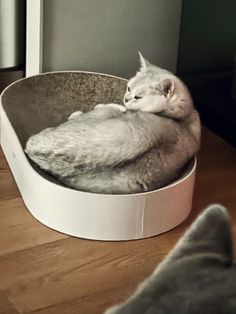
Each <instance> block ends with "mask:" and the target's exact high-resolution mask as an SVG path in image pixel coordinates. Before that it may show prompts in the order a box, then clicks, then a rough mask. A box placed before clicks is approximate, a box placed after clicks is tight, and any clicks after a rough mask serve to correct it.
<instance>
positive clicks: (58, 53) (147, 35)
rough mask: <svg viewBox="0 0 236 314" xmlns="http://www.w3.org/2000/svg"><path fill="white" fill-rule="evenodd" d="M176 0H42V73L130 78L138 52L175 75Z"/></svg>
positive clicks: (178, 14) (136, 63)
mask: <svg viewBox="0 0 236 314" xmlns="http://www.w3.org/2000/svg"><path fill="white" fill-rule="evenodd" d="M181 4H182V1H181V0H175V1H173V0H145V1H144V0H96V1H95V0H69V1H65V0H45V1H44V24H43V26H44V31H43V71H44V72H45V71H52V70H88V71H98V72H105V73H110V74H114V75H120V76H124V77H129V76H131V75H133V74H134V72H135V71H136V70H137V66H138V54H137V50H140V51H141V52H142V53H143V54H144V55H145V56H146V58H147V59H149V60H150V61H152V62H153V63H156V64H158V65H159V66H161V67H164V68H167V69H169V70H173V71H175V70H176V64H177V51H178V39H179V28H180V16H181Z"/></svg>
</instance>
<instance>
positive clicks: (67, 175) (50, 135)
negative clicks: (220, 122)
mask: <svg viewBox="0 0 236 314" xmlns="http://www.w3.org/2000/svg"><path fill="white" fill-rule="evenodd" d="M199 145H200V119H199V115H198V113H197V111H196V110H195V108H194V106H193V102H192V99H191V96H190V94H189V92H188V89H187V87H186V86H185V85H184V83H183V82H181V81H180V79H178V78H177V77H176V76H175V75H174V74H172V73H170V72H168V71H166V70H162V69H160V68H158V67H156V66H154V65H152V64H151V63H150V62H148V61H147V60H146V59H145V58H144V57H143V56H142V55H141V54H140V69H139V71H138V72H137V74H136V75H135V76H134V77H133V78H131V79H130V80H129V81H128V84H127V90H126V92H125V95H124V104H123V105H121V104H98V105H97V106H95V108H94V109H93V110H92V111H90V112H87V113H82V112H80V111H79V112H74V113H73V114H72V115H71V116H70V117H69V119H68V121H66V122H65V123H63V124H61V125H59V126H57V127H55V128H48V129H45V130H43V131H41V132H40V133H39V134H36V135H33V136H31V137H30V138H29V140H28V141H27V143H26V148H25V152H26V154H27V155H28V156H29V157H30V158H31V159H32V160H33V161H34V162H35V163H36V164H37V165H38V166H39V167H40V168H42V169H43V170H46V171H47V172H49V173H51V174H52V175H53V176H55V177H56V178H57V179H58V180H59V181H61V182H62V183H64V184H65V185H66V186H69V187H72V188H75V189H78V190H81V191H88V192H95V193H109V194H129V193H139V192H146V191H150V190H154V189H157V188H159V187H162V186H164V185H167V184H169V183H170V182H172V181H173V180H175V179H177V178H178V177H179V176H180V174H181V173H182V171H183V167H184V166H185V165H186V163H187V162H188V161H189V160H190V159H191V158H193V156H194V155H195V154H196V153H197V151H198V149H199Z"/></svg>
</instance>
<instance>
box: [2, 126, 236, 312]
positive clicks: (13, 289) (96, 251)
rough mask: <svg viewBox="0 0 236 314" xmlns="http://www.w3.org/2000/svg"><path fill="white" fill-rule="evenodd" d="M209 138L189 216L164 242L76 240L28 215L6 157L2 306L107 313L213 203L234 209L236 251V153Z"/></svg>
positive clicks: (156, 239)
mask: <svg viewBox="0 0 236 314" xmlns="http://www.w3.org/2000/svg"><path fill="white" fill-rule="evenodd" d="M202 138H203V140H202V148H201V151H200V153H199V156H198V167H197V176H196V185H195V192H194V199H193V208H192V212H191V214H190V216H189V217H188V218H187V219H186V221H185V222H183V223H182V224H181V225H180V226H178V227H177V228H175V229H173V230H171V231H169V232H167V233H165V234H162V235H159V236H157V237H153V238H150V239H145V240H138V241H129V242H99V241H89V240H82V239H76V238H73V237H68V236H65V235H62V234H60V233H58V232H56V231H53V230H50V229H48V228H46V227H45V226H43V225H42V224H40V223H39V222H37V221H36V220H35V219H34V218H33V217H32V216H31V214H30V213H29V212H28V211H27V210H26V208H25V206H24V204H23V202H22V199H21V197H20V195H19V192H18V190H17V187H16V185H15V183H14V180H13V178H12V176H11V174H10V171H9V168H8V166H7V164H6V162H5V161H4V157H3V155H2V154H1V153H0V291H3V293H4V297H3V301H2V302H3V304H5V303H6V304H8V305H9V306H13V310H14V311H16V310H17V311H18V312H19V313H22V314H24V313H32V314H33V313H34V314H54V313H55V314H97V313H102V312H103V311H104V310H105V309H106V308H107V307H108V306H110V305H113V304H115V303H117V302H119V301H121V300H123V299H124V298H126V297H127V296H128V295H129V294H130V293H131V292H132V291H133V290H134V289H135V287H136V286H137V284H138V282H140V281H141V280H142V279H143V278H145V277H146V276H147V275H148V274H150V273H151V272H152V271H153V269H154V268H155V267H156V265H157V264H158V263H159V262H160V261H161V260H162V259H163V258H164V256H165V255H166V254H167V253H168V252H169V251H170V249H171V248H172V247H173V246H174V244H175V243H176V241H177V240H178V239H179V238H180V237H181V235H182V234H183V232H184V231H185V230H186V228H188V226H189V225H190V224H191V222H192V221H193V220H194V219H195V218H196V216H197V215H198V214H199V212H201V211H202V210H203V209H204V208H205V207H206V206H207V205H209V204H210V203H215V202H220V203H222V204H223V205H225V206H226V207H227V208H228V209H229V212H230V215H231V221H232V231H233V237H234V247H235V248H236V193H235V190H236V150H235V149H234V148H233V147H231V146H230V145H228V144H227V143H225V142H224V141H223V140H221V139H220V138H219V137H218V136H216V135H214V134H212V133H211V132H209V131H207V130H206V129H204V131H203V137H202ZM1 179H2V180H1ZM4 298H6V299H4ZM4 300H5V301H4ZM4 302H5V303H4ZM8 302H9V303H8ZM0 305H1V297H0ZM6 306H7V305H6ZM10 310H11V308H10ZM7 311H8V309H7ZM0 313H1V312H0ZM4 313H5V312H4ZM6 313H8V312H6ZM9 313H10V312H9ZM12 313H15V312H12Z"/></svg>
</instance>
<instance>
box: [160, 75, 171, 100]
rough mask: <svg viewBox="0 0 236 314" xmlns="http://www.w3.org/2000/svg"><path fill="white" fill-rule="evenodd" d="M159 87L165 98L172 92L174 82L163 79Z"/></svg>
mask: <svg viewBox="0 0 236 314" xmlns="http://www.w3.org/2000/svg"><path fill="white" fill-rule="evenodd" d="M159 87H160V89H161V93H162V95H164V96H165V97H166V98H170V97H171V96H172V95H173V93H174V89H175V84H174V82H173V80H171V79H165V80H163V81H162V82H161V83H160V85H159Z"/></svg>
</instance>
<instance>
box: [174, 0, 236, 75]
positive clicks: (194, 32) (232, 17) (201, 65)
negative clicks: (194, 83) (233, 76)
mask: <svg viewBox="0 0 236 314" xmlns="http://www.w3.org/2000/svg"><path fill="white" fill-rule="evenodd" d="M235 55H236V1H235V0H224V1H222V0H208V1H206V0H198V1H196V0H184V1H183V11H182V25H181V36H180V49H179V64H178V72H179V73H181V74H187V73H196V72H199V71H207V70H221V69H224V68H227V67H232V66H233V63H234V56H235Z"/></svg>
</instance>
